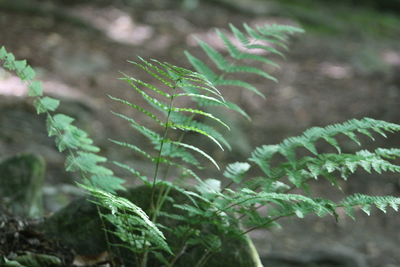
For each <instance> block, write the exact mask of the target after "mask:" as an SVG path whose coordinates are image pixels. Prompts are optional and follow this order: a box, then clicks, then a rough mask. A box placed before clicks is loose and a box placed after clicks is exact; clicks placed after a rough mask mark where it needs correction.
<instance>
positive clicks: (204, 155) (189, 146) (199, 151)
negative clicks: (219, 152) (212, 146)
mask: <svg viewBox="0 0 400 267" xmlns="http://www.w3.org/2000/svg"><path fill="white" fill-rule="evenodd" d="M170 142H171V143H172V144H174V145H177V146H181V147H184V148H188V149H191V150H193V151H195V152H197V153H199V154H201V155H202V156H203V157H205V158H207V159H208V160H209V161H211V162H212V164H214V166H215V167H217V169H218V170H219V169H220V168H219V166H218V164H217V162H216V161H215V160H214V159H213V158H212V157H211V156H210V155H208V154H207V153H206V152H204V151H203V150H201V149H200V148H197V147H195V146H192V145H188V144H185V143H182V142H176V141H170Z"/></svg>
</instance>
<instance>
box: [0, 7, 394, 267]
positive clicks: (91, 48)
mask: <svg viewBox="0 0 400 267" xmlns="http://www.w3.org/2000/svg"><path fill="white" fill-rule="evenodd" d="M139 2H140V4H138V5H136V6H133V7H132V6H130V7H127V6H125V7H124V8H121V6H119V5H115V6H107V5H104V6H95V5H80V6H68V7H65V9H63V11H64V12H66V13H65V14H72V15H74V16H75V18H74V19H72V18H71V17H69V16H60V15H59V13H54V14H56V15H54V16H50V15H47V16H45V15H43V14H39V15H37V14H36V15H35V14H33V13H27V12H11V11H6V10H1V9H0V45H5V46H6V47H7V49H8V50H9V51H12V52H13V53H14V54H15V55H16V57H17V58H21V59H27V60H28V62H29V63H30V64H31V65H32V66H33V67H35V68H36V69H37V71H38V73H39V78H40V79H41V80H43V81H44V87H45V91H46V92H47V93H48V94H53V95H56V96H57V97H60V98H62V99H63V100H64V101H63V102H62V106H61V111H62V112H65V113H66V114H70V115H72V116H74V117H76V118H77V119H78V121H77V123H78V125H79V126H80V127H82V128H84V129H86V130H88V131H89V132H90V133H91V134H92V136H93V138H94V139H95V141H96V142H97V144H98V145H99V146H100V147H101V148H102V151H103V153H104V154H105V155H107V157H109V158H111V159H124V160H125V161H129V162H133V163H137V164H138V165H139V166H142V169H143V170H146V168H147V167H148V166H147V165H146V164H145V163H143V162H142V161H141V160H140V159H139V158H136V157H135V156H134V155H130V154H129V153H128V152H127V151H121V150H120V149H119V148H117V147H115V146H113V145H112V144H110V142H108V141H107V138H108V137H111V136H112V137H113V138H114V139H125V140H127V141H131V142H143V141H144V140H142V139H141V137H140V136H138V135H137V134H135V133H134V132H133V131H132V130H131V129H129V128H128V127H127V126H126V125H124V124H123V123H122V122H120V121H118V120H116V119H115V118H113V117H112V116H111V115H110V114H109V111H110V110H118V111H123V112H125V113H127V114H133V113H132V111H131V110H128V109H126V110H122V108H121V107H120V106H116V105H115V103H112V101H110V100H109V99H108V97H107V94H112V95H114V96H117V97H125V98H127V99H131V100H133V99H132V93H131V92H130V90H129V87H128V86H127V85H126V84H124V83H123V82H122V81H120V80H118V79H117V78H118V77H120V76H121V74H120V72H123V73H127V74H129V75H133V76H135V75H136V76H138V78H142V79H144V80H148V78H147V77H145V76H143V74H141V73H138V72H137V71H136V70H135V69H134V68H133V66H132V65H131V64H129V63H127V62H126V60H127V59H129V60H135V58H136V57H137V56H139V55H140V56H142V57H145V58H149V57H151V58H157V59H160V60H165V61H169V62H171V63H174V64H177V65H182V66H188V63H187V62H186V59H185V57H184V56H183V51H184V50H190V51H193V52H194V53H198V54H199V55H200V54H201V53H200V52H198V50H196V49H198V48H197V47H196V44H195V42H194V38H193V37H194V36H198V37H200V38H202V39H205V40H207V41H210V42H212V43H215V45H217V46H218V42H217V41H215V40H216V38H215V37H216V36H215V34H214V31H213V28H214V27H219V28H223V29H226V28H227V25H228V23H233V24H235V25H240V24H241V23H243V22H247V23H248V24H250V25H254V24H257V23H265V22H283V23H294V24H297V22H296V21H293V20H290V19H288V18H286V17H282V16H279V15H276V14H275V15H274V16H272V15H266V14H264V15H263V14H258V15H250V14H246V13H240V12H239V11H233V10H230V9H226V8H224V7H222V6H217V5H214V4H209V3H208V2H207V3H203V2H200V3H199V6H198V7H197V9H195V10H191V9H188V8H186V9H185V8H184V7H183V6H182V5H181V4H180V2H178V1H172V0H171V1H138V3H139ZM188 2H189V1H188ZM57 14H58V15H57ZM76 17H77V18H79V20H78V22H79V23H77V22H76V20H75V19H76ZM82 21H83V22H84V23H80V22H82ZM396 41H397V42H398V41H399V40H398V38H397V40H395V39H393V40H388V39H384V40H383V41H381V42H379V41H377V40H374V41H373V42H371V40H370V39H368V38H360V37H357V34H354V36H347V37H346V38H344V37H343V36H335V35H324V34H317V33H315V32H310V33H306V34H305V35H302V36H296V37H295V38H293V40H292V42H291V45H290V51H289V52H288V53H287V57H286V59H285V60H282V59H279V58H278V59H277V61H278V62H279V63H280V64H281V66H282V67H281V69H280V70H273V74H274V75H276V76H277V77H278V79H279V81H280V82H279V83H278V84H276V83H273V82H269V81H264V80H254V83H255V84H256V85H257V87H258V88H259V89H260V90H261V91H262V92H264V93H265V94H266V96H267V98H266V99H265V100H264V99H262V98H260V97H258V96H255V95H253V94H251V93H249V92H244V91H239V90H236V89H234V88H227V89H226V90H225V92H224V93H225V95H226V96H227V98H228V99H230V100H231V101H234V102H237V103H239V104H240V105H241V106H242V107H244V108H245V110H246V111H247V112H248V113H249V114H250V116H251V117H252V119H253V120H252V121H251V122H249V121H247V120H246V119H244V118H241V117H240V116H235V117H233V116H230V117H229V119H230V120H232V123H233V125H236V126H237V127H236V128H237V129H236V130H234V131H233V132H232V133H230V134H229V135H228V139H229V138H231V139H232V140H241V142H235V145H234V147H233V151H232V152H229V153H226V154H221V153H220V152H216V153H217V154H216V158H217V159H218V160H219V161H220V162H224V163H227V162H231V161H234V160H241V159H245V158H246V157H247V156H248V155H249V153H250V152H251V151H252V150H253V148H255V147H256V146H258V145H262V144H273V143H276V142H279V141H280V140H282V139H283V138H285V137H288V136H291V135H297V134H300V133H301V132H302V131H304V130H305V129H307V128H308V127H311V126H323V125H327V124H329V123H335V122H341V121H345V120H348V119H351V118H362V117H372V118H376V119H382V120H387V121H391V122H395V123H400V49H399V48H400V47H399V44H398V43H397V44H396ZM196 51H197V52H196ZM25 95H26V88H25V87H24V86H23V85H22V84H20V83H19V82H18V81H17V79H16V78H15V77H13V76H12V75H10V74H8V73H5V72H4V71H2V70H1V69H0V152H1V154H0V158H5V157H7V156H10V155H12V154H15V153H20V152H36V153H40V154H41V155H42V156H43V157H44V158H45V159H46V161H47V164H48V173H47V177H46V179H47V181H48V183H47V184H46V187H45V188H44V193H45V196H46V199H47V200H48V201H46V209H47V211H48V213H50V212H54V211H55V210H57V209H58V208H60V207H61V206H63V205H64V204H65V203H66V202H67V201H68V199H69V198H70V197H71V196H76V195H79V194H80V192H79V190H76V189H75V188H74V186H73V183H72V179H71V177H70V174H66V173H65V172H63V167H62V166H63V160H64V158H63V156H62V155H60V154H59V153H58V152H57V151H56V149H55V148H54V146H53V142H52V141H51V140H49V139H48V138H47V136H46V132H45V124H44V121H43V120H38V118H37V116H36V115H35V114H33V109H32V106H31V104H30V102H29V101H28V100H26V99H25V98H24V97H25ZM399 141H400V139H399V137H398V136H389V139H387V140H386V139H380V138H378V139H377V145H379V146H383V147H386V146H398V145H399ZM348 149H349V150H351V149H353V150H354V149H357V148H356V147H353V146H351V145H350V144H349V145H348ZM116 172H117V174H119V175H121V176H124V175H126V174H125V173H119V171H118V170H116ZM209 175H210V176H214V177H215V175H216V172H214V171H211V172H210V173H209ZM315 188H316V190H317V192H318V193H319V194H321V195H323V196H326V197H330V198H332V199H340V198H341V197H343V195H344V194H349V193H353V192H362V193H370V194H376V195H389V194H390V195H397V196H399V195H400V180H399V177H395V176H392V175H382V176H379V177H374V176H372V175H367V174H366V173H358V174H357V175H356V176H355V177H354V178H353V179H351V181H349V183H347V184H344V185H343V192H340V191H338V190H334V189H332V188H331V187H330V186H329V185H328V184H327V183H325V182H323V181H321V182H319V183H318V184H316V185H315ZM358 215H359V216H358V219H357V222H354V221H352V220H351V219H349V218H343V219H341V220H340V221H339V222H338V223H336V222H335V220H334V218H324V219H319V218H314V217H309V218H306V219H304V220H299V219H295V218H290V219H285V220H284V221H283V222H282V225H283V229H281V230H273V231H269V232H265V231H255V232H253V233H252V234H251V236H252V237H253V239H254V242H255V244H256V246H257V248H258V249H259V252H260V255H261V256H262V257H263V258H265V259H268V260H273V259H277V258H279V259H285V260H287V262H288V263H287V264H288V265H281V266H307V265H304V264H306V263H307V262H308V261H310V259H312V260H316V259H318V257H322V258H324V259H331V261H330V262H329V260H328V261H327V263H326V262H325V263H324V264H325V265H323V264H322V263H321V264H320V265H315V266H345V265H343V264H342V265H340V264H339V263H337V261H335V260H337V259H341V260H342V262H345V261H346V259H349V260H348V261H350V262H353V263H354V264H356V265H353V266H375V267H381V266H385V267H395V266H400V253H399V252H400V251H399V246H400V232H399V231H398V227H397V226H398V225H399V224H400V217H399V215H398V214H395V213H388V214H386V215H382V214H380V212H378V211H375V212H373V214H372V215H371V216H370V217H368V216H364V215H363V214H361V213H360V214H358ZM272 262H273V261H272ZM272 262H271V263H270V266H277V265H274V264H273V263H272ZM316 262H318V261H317V260H316ZM335 262H336V263H335ZM339 262H340V260H339ZM299 263H303V265H300V264H299ZM296 264H298V265H296ZM329 264H331V265H329ZM335 264H336V265H335ZM308 266H311V265H308ZM349 266H351V265H349Z"/></svg>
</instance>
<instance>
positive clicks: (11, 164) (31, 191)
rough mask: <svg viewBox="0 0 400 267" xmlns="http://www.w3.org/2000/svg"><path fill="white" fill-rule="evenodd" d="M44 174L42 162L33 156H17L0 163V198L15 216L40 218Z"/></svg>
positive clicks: (43, 163) (39, 158)
mask: <svg viewBox="0 0 400 267" xmlns="http://www.w3.org/2000/svg"><path fill="white" fill-rule="evenodd" d="M44 173H45V162H44V160H43V159H42V158H41V157H39V156H36V155H33V154H21V155H17V156H14V157H11V158H8V159H6V160H4V161H2V162H1V163H0V197H1V198H2V199H3V202H4V203H5V204H6V205H7V206H9V208H10V210H11V211H12V212H13V213H14V214H15V215H18V216H22V217H40V216H42V214H43V199H42V187H43V180H44Z"/></svg>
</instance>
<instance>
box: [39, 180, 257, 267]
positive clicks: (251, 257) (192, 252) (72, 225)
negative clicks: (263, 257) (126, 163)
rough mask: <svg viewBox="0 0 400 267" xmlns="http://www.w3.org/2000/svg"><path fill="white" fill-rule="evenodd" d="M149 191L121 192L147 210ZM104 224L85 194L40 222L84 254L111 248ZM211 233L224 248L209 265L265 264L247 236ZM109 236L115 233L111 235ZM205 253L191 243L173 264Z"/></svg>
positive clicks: (179, 199)
mask: <svg viewBox="0 0 400 267" xmlns="http://www.w3.org/2000/svg"><path fill="white" fill-rule="evenodd" d="M150 194H151V190H150V188H149V187H145V186H141V187H137V188H132V189H128V190H127V191H126V192H121V193H120V195H121V196H124V197H126V198H128V199H129V200H130V201H132V202H133V203H135V204H136V205H138V206H140V207H141V208H142V209H143V210H144V211H147V210H148V208H149V206H150V203H149V199H150ZM169 196H170V197H172V198H173V199H174V200H175V203H185V202H187V198H186V197H185V196H184V195H183V194H182V193H180V192H178V191H175V190H171V192H170V194H169ZM172 209H174V208H173V207H172V204H168V203H166V204H165V205H164V206H163V211H167V212H171V211H172ZM173 212H174V213H175V214H176V213H177V211H176V210H173ZM158 222H159V223H160V224H163V225H165V226H167V227H176V226H178V225H179V222H177V221H175V220H172V219H165V218H162V217H160V219H159V220H158ZM107 227H108V226H107ZM103 228H104V226H103V224H102V222H101V221H100V219H99V216H98V210H97V207H96V206H95V205H94V204H93V203H91V202H90V201H88V199H86V198H80V199H78V200H75V201H73V202H71V203H70V204H69V205H68V206H66V207H65V208H63V209H61V210H60V211H59V212H57V213H55V214H54V215H52V216H51V217H50V218H48V219H47V220H46V221H45V222H44V223H43V224H42V225H41V226H40V229H41V230H42V231H44V232H45V233H46V234H47V235H49V236H51V237H56V238H57V239H59V240H60V241H61V243H63V244H64V245H67V246H69V247H71V248H72V249H74V250H75V251H76V252H77V253H78V254H82V255H85V254H86V255H90V254H92V255H94V254H99V253H101V252H103V251H105V250H107V249H108V246H107V243H106V238H105V234H104V231H103V230H102V229H103ZM199 229H200V230H201V231H202V234H207V232H209V231H210V230H209V229H210V227H209V226H207V225H200V226H199ZM212 233H213V234H216V235H218V236H219V237H220V239H221V241H222V248H221V250H220V251H219V252H216V253H213V254H212V255H211V257H210V258H209V260H208V261H207V263H206V266H211V267H219V266H221V267H223V266H224V267H225V266H237V267H241V266H243V267H256V266H257V267H258V266H262V265H261V262H260V259H259V256H258V253H257V251H256V250H255V248H254V246H253V244H252V242H251V240H250V239H249V238H248V237H247V236H244V237H242V238H233V237H228V236H224V235H223V234H221V233H218V232H215V231H213V232H212ZM165 234H166V237H167V240H168V243H169V245H170V246H171V247H174V246H177V244H179V243H180V240H176V238H175V239H174V238H173V237H172V236H170V235H168V233H165ZM109 238H113V237H112V236H109ZM115 242H118V241H116V240H111V243H115ZM119 254H120V255H122V257H123V260H124V262H125V264H126V265H127V266H135V264H134V260H133V257H132V255H131V254H130V253H129V252H128V251H119ZM117 255H118V254H117ZM203 255H204V247H199V246H193V247H188V249H187V250H186V251H185V253H183V254H182V256H181V257H180V258H179V260H178V261H177V262H176V264H175V265H174V266H195V265H196V263H197V262H198V261H199V260H200V258H201V257H202V256H203ZM154 264H156V263H155V259H152V258H150V259H149V266H153V265H154ZM154 266H156V265H154Z"/></svg>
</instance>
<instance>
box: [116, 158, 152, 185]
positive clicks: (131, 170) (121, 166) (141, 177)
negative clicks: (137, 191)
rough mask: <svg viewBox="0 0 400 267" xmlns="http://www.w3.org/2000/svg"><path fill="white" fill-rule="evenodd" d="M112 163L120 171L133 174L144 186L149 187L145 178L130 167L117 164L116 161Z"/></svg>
mask: <svg viewBox="0 0 400 267" xmlns="http://www.w3.org/2000/svg"><path fill="white" fill-rule="evenodd" d="M112 163H113V164H114V165H116V166H118V167H120V168H122V169H125V170H127V171H128V172H129V173H131V174H133V175H134V176H136V177H138V178H139V179H140V180H141V181H142V182H143V183H144V184H145V185H151V183H150V181H149V179H148V178H147V176H144V175H142V174H141V173H140V172H139V171H137V170H136V169H134V168H133V167H131V166H129V165H127V164H124V163H122V162H118V161H113V162H112Z"/></svg>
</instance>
